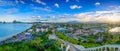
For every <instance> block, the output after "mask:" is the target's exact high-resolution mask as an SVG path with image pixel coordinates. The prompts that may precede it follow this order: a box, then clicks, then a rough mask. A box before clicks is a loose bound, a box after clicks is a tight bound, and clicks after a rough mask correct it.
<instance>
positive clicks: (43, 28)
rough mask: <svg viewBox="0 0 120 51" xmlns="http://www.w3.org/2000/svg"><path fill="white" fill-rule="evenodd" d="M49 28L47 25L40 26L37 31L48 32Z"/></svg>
mask: <svg viewBox="0 0 120 51" xmlns="http://www.w3.org/2000/svg"><path fill="white" fill-rule="evenodd" d="M47 31H48V28H47V27H46V26H40V27H37V28H36V32H47Z"/></svg>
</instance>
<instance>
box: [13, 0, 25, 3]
mask: <svg viewBox="0 0 120 51" xmlns="http://www.w3.org/2000/svg"><path fill="white" fill-rule="evenodd" d="M15 3H16V4H18V3H21V4H25V2H24V0H15Z"/></svg>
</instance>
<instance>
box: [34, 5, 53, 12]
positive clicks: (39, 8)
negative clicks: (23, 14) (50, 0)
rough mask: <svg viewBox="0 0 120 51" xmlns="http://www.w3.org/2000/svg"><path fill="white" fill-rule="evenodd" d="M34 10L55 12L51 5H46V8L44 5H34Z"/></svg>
mask: <svg viewBox="0 0 120 51" xmlns="http://www.w3.org/2000/svg"><path fill="white" fill-rule="evenodd" d="M33 9H34V10H39V11H46V12H54V11H53V10H51V9H50V8H49V7H45V8H42V7H35V6H34V7H33Z"/></svg>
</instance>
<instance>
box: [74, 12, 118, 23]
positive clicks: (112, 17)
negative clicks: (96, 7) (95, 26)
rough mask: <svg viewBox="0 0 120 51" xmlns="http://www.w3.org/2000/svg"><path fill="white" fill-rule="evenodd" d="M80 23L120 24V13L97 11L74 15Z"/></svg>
mask: <svg viewBox="0 0 120 51" xmlns="http://www.w3.org/2000/svg"><path fill="white" fill-rule="evenodd" d="M74 17H75V18H76V19H77V20H78V21H82V22H106V23H116V22H120V11H115V10H112V11H96V12H86V13H80V14H74Z"/></svg>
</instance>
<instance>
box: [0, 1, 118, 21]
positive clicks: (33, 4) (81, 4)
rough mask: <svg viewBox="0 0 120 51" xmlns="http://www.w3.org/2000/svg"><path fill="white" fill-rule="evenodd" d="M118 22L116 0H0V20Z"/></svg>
mask: <svg viewBox="0 0 120 51" xmlns="http://www.w3.org/2000/svg"><path fill="white" fill-rule="evenodd" d="M13 20H18V21H23V22H34V21H43V22H69V21H79V22H120V0H0V21H6V22H12V21H13Z"/></svg>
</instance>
